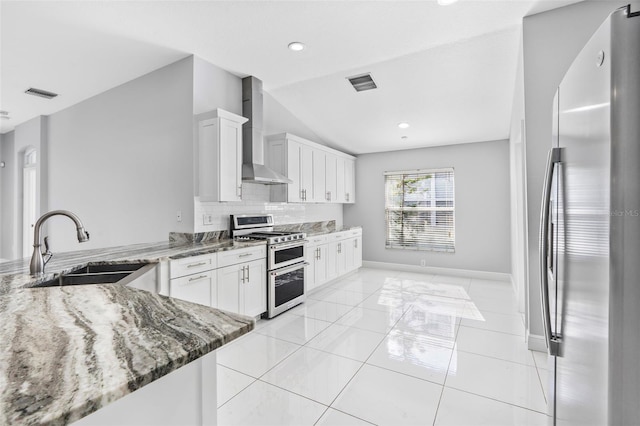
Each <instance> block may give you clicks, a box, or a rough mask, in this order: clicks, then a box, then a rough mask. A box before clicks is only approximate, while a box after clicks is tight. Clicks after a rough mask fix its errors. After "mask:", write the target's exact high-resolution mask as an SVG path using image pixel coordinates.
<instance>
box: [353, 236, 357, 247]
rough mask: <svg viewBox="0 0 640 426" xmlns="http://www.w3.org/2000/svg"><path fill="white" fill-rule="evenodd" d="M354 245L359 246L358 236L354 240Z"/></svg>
mask: <svg viewBox="0 0 640 426" xmlns="http://www.w3.org/2000/svg"><path fill="white" fill-rule="evenodd" d="M353 246H354V247H355V248H358V239H357V238H356V239H355V240H353Z"/></svg>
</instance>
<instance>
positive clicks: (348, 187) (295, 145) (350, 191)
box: [266, 133, 355, 203]
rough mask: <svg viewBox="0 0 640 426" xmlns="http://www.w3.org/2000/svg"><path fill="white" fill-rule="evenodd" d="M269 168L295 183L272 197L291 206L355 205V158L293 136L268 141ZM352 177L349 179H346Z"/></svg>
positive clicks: (276, 137)
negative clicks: (293, 204) (298, 204)
mask: <svg viewBox="0 0 640 426" xmlns="http://www.w3.org/2000/svg"><path fill="white" fill-rule="evenodd" d="M266 161H267V166H268V167H270V168H271V169H273V170H275V171H277V172H279V173H281V174H283V175H285V176H287V177H288V178H289V179H291V180H293V183H290V184H288V185H281V186H280V185H275V186H274V188H273V189H272V195H273V194H277V195H273V196H274V198H277V199H278V201H288V202H290V203H305V202H307V203H327V202H330V203H353V202H354V201H353V200H354V199H355V194H354V188H355V177H354V164H355V157H352V156H350V155H348V154H345V153H343V152H340V151H336V150H334V149H331V148H329V147H326V146H324V145H319V144H317V143H315V142H311V141H308V140H306V139H303V138H300V137H297V136H294V135H292V134H289V133H282V134H279V135H273V136H269V137H268V138H267V155H266ZM346 174H348V176H346Z"/></svg>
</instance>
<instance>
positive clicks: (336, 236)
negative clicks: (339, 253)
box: [330, 231, 349, 241]
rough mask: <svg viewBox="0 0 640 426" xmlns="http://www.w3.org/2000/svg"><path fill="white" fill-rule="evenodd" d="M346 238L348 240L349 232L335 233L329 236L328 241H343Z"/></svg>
mask: <svg viewBox="0 0 640 426" xmlns="http://www.w3.org/2000/svg"><path fill="white" fill-rule="evenodd" d="M346 238H349V232H348V231H342V232H336V233H334V234H331V239H330V241H338V240H344V239H346Z"/></svg>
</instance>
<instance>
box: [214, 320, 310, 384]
mask: <svg viewBox="0 0 640 426" xmlns="http://www.w3.org/2000/svg"><path fill="white" fill-rule="evenodd" d="M299 348H300V345H296V344H293V343H289V342H285V341H283V340H279V339H274V338H273V337H269V336H265V335H262V334H258V333H257V332H255V331H254V332H252V333H249V334H247V335H245V336H243V337H241V338H240V339H238V340H235V341H233V342H231V343H229V344H228V345H225V346H223V347H221V348H220V349H218V354H217V357H218V364H220V365H223V366H225V367H228V368H231V369H232V370H236V371H238V372H240V373H244V374H247V375H249V376H251V377H255V378H258V377H260V376H262V375H263V374H264V373H266V372H267V371H268V370H270V369H271V368H272V367H273V366H274V365H276V364H277V363H279V362H280V361H282V360H283V359H284V358H286V357H287V356H289V355H291V354H292V353H293V352H294V351H296V350H297V349H299Z"/></svg>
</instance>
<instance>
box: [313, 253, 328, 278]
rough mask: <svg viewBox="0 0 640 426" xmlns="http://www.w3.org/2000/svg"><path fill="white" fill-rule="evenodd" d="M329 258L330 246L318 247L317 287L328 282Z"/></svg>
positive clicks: (316, 264)
mask: <svg viewBox="0 0 640 426" xmlns="http://www.w3.org/2000/svg"><path fill="white" fill-rule="evenodd" d="M328 258H329V252H328V245H327V244H322V245H319V246H318V258H317V259H316V262H315V267H314V273H315V282H316V286H320V285H322V284H324V283H326V282H327V261H328Z"/></svg>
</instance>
